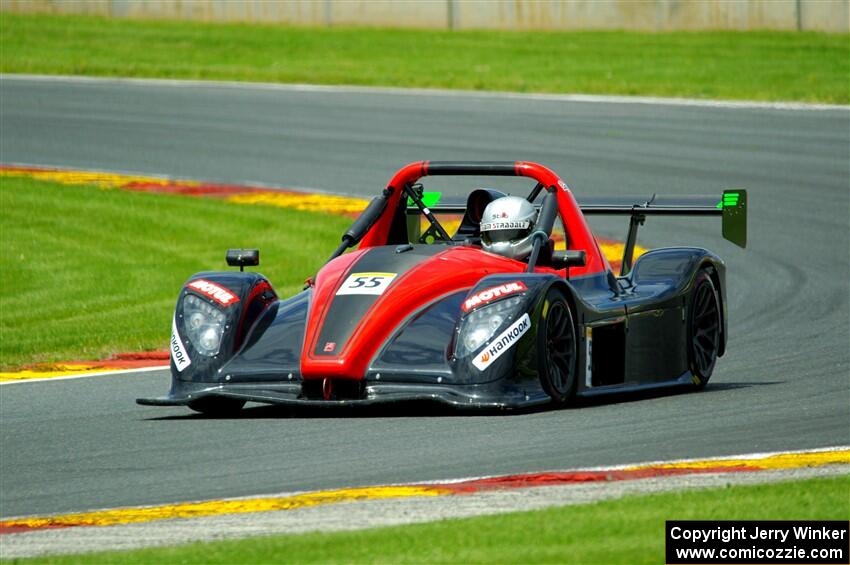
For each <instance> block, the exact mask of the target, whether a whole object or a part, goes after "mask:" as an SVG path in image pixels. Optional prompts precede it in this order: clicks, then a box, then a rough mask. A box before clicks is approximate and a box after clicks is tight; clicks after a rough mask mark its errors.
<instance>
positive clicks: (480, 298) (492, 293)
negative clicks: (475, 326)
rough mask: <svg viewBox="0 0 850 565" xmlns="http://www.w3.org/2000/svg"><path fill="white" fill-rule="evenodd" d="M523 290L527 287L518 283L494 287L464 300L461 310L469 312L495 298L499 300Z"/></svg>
mask: <svg viewBox="0 0 850 565" xmlns="http://www.w3.org/2000/svg"><path fill="white" fill-rule="evenodd" d="M524 290H528V287H527V286H525V284H524V283H522V282H520V281H514V282H509V283H506V284H500V285H499V286H494V287H492V288H487V289H484V290H482V291H481V292H476V293H475V294H473V295H472V296H470V297H469V298H467V299H466V301H465V302H464V303H463V306H462V307H461V308H462V309H463V311H464V312H469V311H470V310H472V309H473V308H476V307H478V306H481V305H482V304H487V303H488V302H490V301H492V300H496V299H497V298H501V297H503V296H507V295H509V294H513V293H515V292H522V291H524Z"/></svg>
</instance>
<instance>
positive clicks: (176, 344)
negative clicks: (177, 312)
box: [169, 318, 192, 373]
mask: <svg viewBox="0 0 850 565" xmlns="http://www.w3.org/2000/svg"><path fill="white" fill-rule="evenodd" d="M169 350H170V351H171V359H173V360H174V366H175V367H176V368H177V372H178V373H182V372H183V369H185V368H186V367H188V366H189V365H191V364H192V360H191V359H189V355H188V354H187V353H186V348H185V347H184V346H183V342H182V341H181V340H180V334H179V333H177V320H175V319H174V318H172V319H171V347H169Z"/></svg>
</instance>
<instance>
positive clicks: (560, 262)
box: [552, 249, 587, 270]
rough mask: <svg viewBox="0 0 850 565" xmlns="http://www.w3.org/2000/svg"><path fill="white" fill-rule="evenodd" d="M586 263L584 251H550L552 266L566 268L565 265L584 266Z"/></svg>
mask: <svg viewBox="0 0 850 565" xmlns="http://www.w3.org/2000/svg"><path fill="white" fill-rule="evenodd" d="M586 263H587V253H585V251H584V250H583V249H582V250H579V251H573V250H568V251H555V252H554V253H552V267H553V268H555V269H558V270H560V269H566V268H567V267H584V266H585V264H586Z"/></svg>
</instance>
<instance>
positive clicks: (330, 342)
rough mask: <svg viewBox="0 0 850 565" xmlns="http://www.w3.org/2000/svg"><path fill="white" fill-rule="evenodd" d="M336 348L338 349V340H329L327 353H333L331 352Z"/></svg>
mask: <svg viewBox="0 0 850 565" xmlns="http://www.w3.org/2000/svg"><path fill="white" fill-rule="evenodd" d="M334 349H336V342H334V341H329V342H327V343H326V344H325V349H324V352H325V353H331V352H333V350H334Z"/></svg>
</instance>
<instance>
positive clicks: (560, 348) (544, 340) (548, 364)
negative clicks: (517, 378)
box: [537, 288, 578, 405]
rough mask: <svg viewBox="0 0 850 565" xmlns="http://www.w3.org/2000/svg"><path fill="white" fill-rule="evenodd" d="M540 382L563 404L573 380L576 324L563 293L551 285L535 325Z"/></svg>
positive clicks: (555, 401) (547, 391)
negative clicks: (551, 287)
mask: <svg viewBox="0 0 850 565" xmlns="http://www.w3.org/2000/svg"><path fill="white" fill-rule="evenodd" d="M537 328H538V329H537V347H538V349H537V352H538V359H539V362H538V371H539V373H540V384H541V385H542V386H543V390H545V391H546V394H548V395H549V396H550V397H552V401H553V402H554V403H555V404H559V405H563V404H566V403H567V402H568V401H569V399H570V397H571V396H572V394H573V391H574V390H575V383H576V372H577V370H576V365H577V363H576V360H577V357H578V356H577V354H576V353H577V348H576V328H575V322H574V321H573V315H572V311H571V310H570V305H569V304H568V303H567V300H566V297H565V296H564V293H563V292H561V291H560V290H558V289H555V288H553V289H551V290H549V292H548V293H547V294H546V302H545V303H544V306H543V310H542V311H541V312H540V319H539V323H538V325H537Z"/></svg>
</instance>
